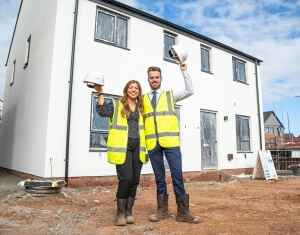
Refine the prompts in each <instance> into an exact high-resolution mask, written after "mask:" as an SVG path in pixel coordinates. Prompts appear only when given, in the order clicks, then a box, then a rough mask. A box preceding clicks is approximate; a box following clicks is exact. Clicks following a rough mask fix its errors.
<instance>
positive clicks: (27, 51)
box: [23, 35, 31, 69]
mask: <svg viewBox="0 0 300 235" xmlns="http://www.w3.org/2000/svg"><path fill="white" fill-rule="evenodd" d="M30 43H31V35H30V36H29V37H28V39H27V42H26V50H25V61H24V66H23V68H24V69H25V68H26V67H27V65H28V63H29V52H30Z"/></svg>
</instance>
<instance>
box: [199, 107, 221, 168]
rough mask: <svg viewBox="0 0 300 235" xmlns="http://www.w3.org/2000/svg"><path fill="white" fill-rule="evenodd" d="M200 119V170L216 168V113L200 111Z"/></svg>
mask: <svg viewBox="0 0 300 235" xmlns="http://www.w3.org/2000/svg"><path fill="white" fill-rule="evenodd" d="M200 116H201V120H200V122H201V123H200V126H201V162H202V164H201V165H202V167H201V168H202V170H206V169H217V168H218V157H217V130H216V114H215V113H209V112H203V111H201V112H200Z"/></svg>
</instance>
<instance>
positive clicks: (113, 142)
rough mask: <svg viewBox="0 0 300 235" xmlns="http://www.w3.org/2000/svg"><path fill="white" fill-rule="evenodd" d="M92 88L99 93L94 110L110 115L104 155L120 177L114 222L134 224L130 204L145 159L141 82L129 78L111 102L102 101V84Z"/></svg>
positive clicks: (103, 115)
mask: <svg viewBox="0 0 300 235" xmlns="http://www.w3.org/2000/svg"><path fill="white" fill-rule="evenodd" d="M94 88H95V90H96V91H97V93H98V104H97V105H96V110H97V113H98V114H99V115H100V116H102V117H109V118H110V119H109V134H108V141H107V156H108V162H110V163H112V164H116V171H117V176H118V180H119V184H118V190H117V195H116V196H117V216H116V225H126V224H133V223H134V219H133V216H132V207H133V204H134V200H135V196H136V191H137V186H138V184H139V181H140V174H141V169H142V165H143V163H145V162H146V147H145V130H144V118H143V116H144V110H143V104H142V89H141V85H140V83H139V82H138V81H134V80H131V81H129V82H128V83H127V84H126V86H125V87H124V89H123V96H122V97H121V98H120V99H119V100H112V102H110V103H105V102H104V97H103V90H102V86H101V85H96V84H95V86H94Z"/></svg>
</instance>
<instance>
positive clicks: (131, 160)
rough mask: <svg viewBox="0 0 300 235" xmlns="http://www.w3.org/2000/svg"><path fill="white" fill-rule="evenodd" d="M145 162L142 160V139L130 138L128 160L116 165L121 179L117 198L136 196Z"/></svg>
mask: <svg viewBox="0 0 300 235" xmlns="http://www.w3.org/2000/svg"><path fill="white" fill-rule="evenodd" d="M142 166H143V163H142V162H141V161H140V139H130V138H129V139H128V144H127V153H126V160H125V162H124V164H122V165H116V170H117V176H118V179H119V184H118V191H117V198H118V199H127V198H128V197H133V198H135V196H136V190H137V186H138V185H139V182H140V175H141V170H142Z"/></svg>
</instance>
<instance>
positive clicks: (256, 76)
mask: <svg viewBox="0 0 300 235" xmlns="http://www.w3.org/2000/svg"><path fill="white" fill-rule="evenodd" d="M255 78H256V96H257V111H258V114H257V115H258V126H259V144H260V150H262V133H261V113H260V102H259V89H258V88H259V87H258V75H257V60H255Z"/></svg>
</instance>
